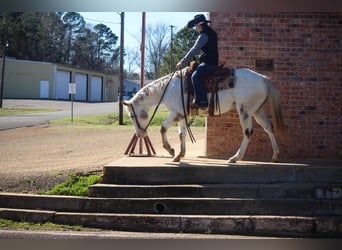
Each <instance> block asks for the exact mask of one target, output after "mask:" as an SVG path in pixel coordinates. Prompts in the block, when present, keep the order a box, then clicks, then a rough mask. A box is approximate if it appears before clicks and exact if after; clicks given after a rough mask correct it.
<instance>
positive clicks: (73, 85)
mask: <svg viewBox="0 0 342 250" xmlns="http://www.w3.org/2000/svg"><path fill="white" fill-rule="evenodd" d="M69 94H70V95H71V122H74V95H75V94H76V83H73V82H71V83H69Z"/></svg>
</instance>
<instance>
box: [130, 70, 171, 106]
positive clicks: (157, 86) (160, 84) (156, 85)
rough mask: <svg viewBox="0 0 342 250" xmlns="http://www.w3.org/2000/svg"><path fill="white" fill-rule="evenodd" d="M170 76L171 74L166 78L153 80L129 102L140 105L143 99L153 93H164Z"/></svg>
mask: <svg viewBox="0 0 342 250" xmlns="http://www.w3.org/2000/svg"><path fill="white" fill-rule="evenodd" d="M171 76H172V73H170V74H168V75H166V76H163V77H161V78H158V79H156V80H154V81H153V82H151V83H149V84H147V85H145V86H144V87H142V88H141V89H140V90H139V91H138V92H137V93H136V94H135V95H134V96H133V98H132V100H131V101H132V102H134V103H140V102H142V101H143V100H144V99H146V97H147V96H151V95H153V94H155V93H158V92H161V91H164V89H165V87H166V85H167V84H168V82H169V81H170V77H171Z"/></svg>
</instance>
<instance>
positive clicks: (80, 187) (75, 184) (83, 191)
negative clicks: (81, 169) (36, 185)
mask: <svg viewBox="0 0 342 250" xmlns="http://www.w3.org/2000/svg"><path fill="white" fill-rule="evenodd" d="M69 177H70V178H69V179H68V180H66V181H64V182H62V183H60V184H57V185H56V186H55V187H54V188H53V189H51V190H50V191H46V192H43V193H41V194H48V195H71V196H87V194H88V187H89V186H91V185H93V184H96V183H98V182H99V181H100V179H101V176H99V175H87V176H80V175H76V174H69Z"/></svg>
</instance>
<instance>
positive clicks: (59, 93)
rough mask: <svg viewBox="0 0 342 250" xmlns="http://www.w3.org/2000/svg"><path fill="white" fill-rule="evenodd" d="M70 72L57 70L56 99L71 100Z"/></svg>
mask: <svg viewBox="0 0 342 250" xmlns="http://www.w3.org/2000/svg"><path fill="white" fill-rule="evenodd" d="M69 83H70V72H69V71H62V70H57V75H56V93H55V98H56V99H62V100H69Z"/></svg>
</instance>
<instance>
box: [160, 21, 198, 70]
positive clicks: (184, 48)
mask: <svg viewBox="0 0 342 250" xmlns="http://www.w3.org/2000/svg"><path fill="white" fill-rule="evenodd" d="M197 36H198V33H197V31H196V30H194V29H190V28H187V27H184V28H183V29H181V30H180V31H178V32H177V34H176V36H175V37H174V39H173V40H172V54H171V50H169V51H168V53H167V54H166V55H165V57H164V58H163V64H162V66H161V74H162V75H166V74H168V73H170V64H171V55H172V62H173V64H174V65H173V66H175V65H176V64H177V63H178V62H179V60H180V59H182V58H183V57H184V56H185V54H186V53H187V52H188V51H189V50H190V48H191V47H192V46H193V45H194V43H195V41H196V39H197Z"/></svg>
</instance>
